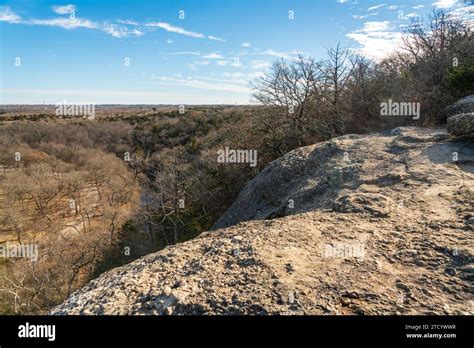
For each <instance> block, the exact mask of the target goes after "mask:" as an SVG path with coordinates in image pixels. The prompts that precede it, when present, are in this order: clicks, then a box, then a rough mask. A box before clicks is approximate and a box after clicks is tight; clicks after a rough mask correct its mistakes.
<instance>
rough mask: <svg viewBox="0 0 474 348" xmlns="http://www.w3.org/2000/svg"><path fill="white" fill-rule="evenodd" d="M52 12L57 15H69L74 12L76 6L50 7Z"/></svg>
mask: <svg viewBox="0 0 474 348" xmlns="http://www.w3.org/2000/svg"><path fill="white" fill-rule="evenodd" d="M52 8H53V11H54V12H56V13H57V14H71V13H73V12H75V11H76V6H75V5H72V4H69V5H63V6H60V5H55V6H53V7H52Z"/></svg>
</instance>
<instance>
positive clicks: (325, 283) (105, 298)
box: [51, 128, 474, 315]
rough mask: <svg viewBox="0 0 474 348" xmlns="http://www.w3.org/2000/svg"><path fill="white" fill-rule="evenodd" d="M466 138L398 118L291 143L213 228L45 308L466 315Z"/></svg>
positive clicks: (470, 224)
mask: <svg viewBox="0 0 474 348" xmlns="http://www.w3.org/2000/svg"><path fill="white" fill-rule="evenodd" d="M473 184H474V149H473V146H472V143H469V142H468V140H466V139H457V140H450V139H449V138H448V135H447V133H446V132H445V131H443V130H438V129H416V128H397V129H395V130H393V131H390V132H387V133H384V134H371V135H366V136H355V135H350V136H344V137H340V138H335V139H333V140H331V141H327V142H324V143H320V144H317V145H313V146H308V147H304V148H300V149H297V150H295V151H292V152H290V153H288V154H287V155H285V156H283V157H282V158H280V159H278V160H276V161H274V162H272V163H270V164H269V165H268V166H267V167H266V168H265V169H264V170H263V171H262V172H261V173H260V174H258V175H257V176H256V177H255V178H254V179H253V180H251V181H250V182H249V183H248V184H247V185H246V186H245V188H244V189H243V190H242V192H241V193H240V195H239V197H238V198H237V200H236V201H235V203H234V204H233V205H232V207H231V208H230V209H229V211H228V212H227V213H226V214H225V215H224V216H223V217H222V218H221V219H220V220H219V221H218V222H217V224H216V226H215V228H216V230H214V231H209V232H206V233H203V234H202V235H200V236H199V237H198V238H196V239H193V240H190V241H188V242H186V243H182V244H179V245H175V246H171V247H168V248H166V249H164V250H161V251H159V252H157V253H154V254H152V255H149V256H146V257H143V258H141V259H139V260H136V261H134V262H132V263H130V264H128V265H125V266H123V267H119V268H116V269H113V270H111V271H109V272H106V273H104V274H103V275H101V276H100V277H99V278H97V279H95V280H93V281H92V282H90V283H89V284H88V285H87V286H85V287H84V288H83V289H81V290H79V291H77V292H76V293H74V294H73V295H72V296H71V297H70V298H69V299H68V300H67V301H65V302H64V303H63V304H61V305H59V306H57V307H56V308H54V309H53V310H52V312H51V313H52V314H164V315H171V314H173V315H179V314H469V313H470V314H472V313H473V311H474V303H473V302H472V292H473V287H472V284H473V280H474V265H473V261H474V250H473V246H474V243H473V242H474V240H473V236H474V235H473V231H474V211H473V201H474V192H473V187H474V185H473Z"/></svg>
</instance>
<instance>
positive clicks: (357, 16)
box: [352, 12, 379, 19]
mask: <svg viewBox="0 0 474 348" xmlns="http://www.w3.org/2000/svg"><path fill="white" fill-rule="evenodd" d="M378 14H379V13H378V12H372V13H367V14H365V15H352V18H355V19H365V18H368V17H372V16H377V15H378Z"/></svg>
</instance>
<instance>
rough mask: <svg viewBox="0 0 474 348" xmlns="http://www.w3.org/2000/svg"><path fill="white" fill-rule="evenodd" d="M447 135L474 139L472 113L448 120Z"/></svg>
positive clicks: (473, 116)
mask: <svg viewBox="0 0 474 348" xmlns="http://www.w3.org/2000/svg"><path fill="white" fill-rule="evenodd" d="M448 133H449V134H451V135H454V136H470V137H474V112H470V113H465V114H459V115H455V116H451V117H450V118H448Z"/></svg>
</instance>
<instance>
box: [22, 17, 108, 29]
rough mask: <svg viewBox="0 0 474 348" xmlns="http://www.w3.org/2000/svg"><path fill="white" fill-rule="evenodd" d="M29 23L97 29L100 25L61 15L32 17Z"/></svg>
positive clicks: (67, 27)
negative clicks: (55, 16)
mask: <svg viewBox="0 0 474 348" xmlns="http://www.w3.org/2000/svg"><path fill="white" fill-rule="evenodd" d="M26 23H27V24H34V25H47V26H52V27H61V28H64V29H74V28H89V29H97V28H99V25H98V24H97V23H94V22H91V21H90V20H88V19H83V18H78V17H75V18H70V17H59V18H51V19H30V20H29V21H28V22H26Z"/></svg>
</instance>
